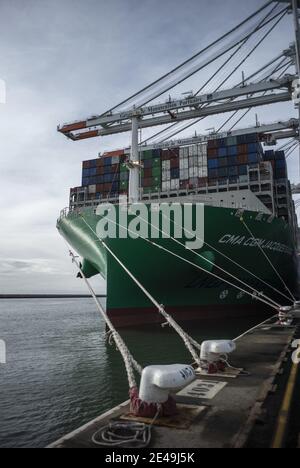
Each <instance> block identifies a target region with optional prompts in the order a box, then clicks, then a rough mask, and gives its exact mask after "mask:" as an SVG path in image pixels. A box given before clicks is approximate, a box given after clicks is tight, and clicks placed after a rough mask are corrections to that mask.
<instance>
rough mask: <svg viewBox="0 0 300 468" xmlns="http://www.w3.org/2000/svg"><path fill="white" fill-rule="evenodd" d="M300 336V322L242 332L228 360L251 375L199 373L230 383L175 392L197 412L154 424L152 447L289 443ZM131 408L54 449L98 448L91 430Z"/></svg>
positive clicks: (104, 418) (120, 413)
mask: <svg viewBox="0 0 300 468" xmlns="http://www.w3.org/2000/svg"><path fill="white" fill-rule="evenodd" d="M299 337H300V333H299V321H297V322H295V323H294V324H293V325H292V326H291V327H286V328H285V327H280V326H277V325H275V323H273V322H272V323H270V324H267V325H263V326H260V327H259V328H257V329H256V330H254V331H252V332H250V333H248V334H247V335H245V336H244V337H242V338H241V339H240V340H239V341H238V342H237V351H236V352H235V353H234V354H232V356H231V358H230V364H231V365H232V366H234V367H237V368H243V369H245V371H247V375H240V376H238V377H237V378H229V377H225V376H221V377H215V376H199V377H198V378H199V379H201V381H204V382H208V383H210V382H225V383H226V385H225V386H223V388H222V385H221V390H220V391H219V393H217V394H216V396H214V397H213V398H212V399H206V398H204V399H199V398H198V399H197V398H196V399H195V398H194V397H191V396H180V397H179V396H177V401H178V404H179V408H180V405H181V404H183V405H190V407H191V413H193V414H194V417H191V420H190V423H189V424H188V423H187V424H186V427H184V428H183V427H180V424H178V425H177V426H176V422H175V424H174V425H175V427H170V424H169V425H168V424H166V426H164V425H163V426H161V425H155V426H153V429H152V439H151V444H150V446H149V448H154V449H156V448H169V449H170V448H174V449H175V448H186V449H189V448H223V447H235V448H242V447H271V446H273V444H274V440H275V438H276V435H277V438H278V437H279V443H281V444H287V443H288V437H289V427H290V425H291V422H290V420H289V419H288V418H286V420H285V419H284V418H283V420H282V418H281V419H280V414H281V413H280V412H281V409H282V404H283V402H284V399H285V398H287V399H288V398H290V400H292V398H293V395H292V394H291V395H290V396H289V394H288V393H287V387H288V383H289V379H290V376H291V373H292V371H293V369H294V372H295V365H293V361H292V355H293V353H294V351H295V349H293V347H292V345H293V343H294V341H295V339H296V338H299ZM296 367H297V369H296V375H297V379H298V378H299V372H298V366H296ZM291 403H292V402H291ZM197 408H198V409H199V411H197ZM129 412H130V410H129V401H127V402H124V403H123V404H121V405H120V406H117V407H116V408H114V409H112V410H111V411H109V412H107V413H105V414H103V415H101V416H99V417H98V418H96V419H95V420H94V421H91V422H90V423H88V424H86V425H85V426H83V427H81V428H79V429H77V430H76V431H74V432H72V433H71V434H69V435H66V436H64V437H62V438H61V439H60V440H58V441H57V442H55V443H53V444H52V445H50V448H95V445H94V444H93V442H92V436H93V434H94V433H95V432H96V431H98V430H99V429H100V428H101V427H103V426H105V425H107V424H109V423H110V422H112V421H117V420H120V418H121V419H122V418H124V415H128V413H129ZM287 416H288V415H287ZM298 416H299V419H300V414H299V415H298ZM284 421H285V424H284ZM171 426H172V425H171ZM181 426H182V425H181ZM295 430H296V431H297V426H295ZM299 433H300V430H299V432H298V434H294V435H295V437H296V438H297V440H299ZM280 434H281V437H280ZM277 440H278V439H277Z"/></svg>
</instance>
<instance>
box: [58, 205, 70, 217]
mask: <svg viewBox="0 0 300 468" xmlns="http://www.w3.org/2000/svg"><path fill="white" fill-rule="evenodd" d="M69 213H70V208H69V207H68V206H67V207H66V208H64V209H63V210H61V212H60V216H59V219H64V218H66V217H67V216H68V214H69Z"/></svg>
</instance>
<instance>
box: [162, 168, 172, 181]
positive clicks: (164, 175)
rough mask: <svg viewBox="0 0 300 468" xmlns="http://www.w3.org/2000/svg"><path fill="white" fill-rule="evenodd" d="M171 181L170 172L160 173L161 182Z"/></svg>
mask: <svg viewBox="0 0 300 468" xmlns="http://www.w3.org/2000/svg"><path fill="white" fill-rule="evenodd" d="M170 179H171V171H166V170H165V171H162V180H163V181H164V182H166V181H168V180H170Z"/></svg>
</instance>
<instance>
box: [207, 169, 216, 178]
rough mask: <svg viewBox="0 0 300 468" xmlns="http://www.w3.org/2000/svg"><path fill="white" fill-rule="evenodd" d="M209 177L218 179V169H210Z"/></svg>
mask: <svg viewBox="0 0 300 468" xmlns="http://www.w3.org/2000/svg"><path fill="white" fill-rule="evenodd" d="M208 177H209V178H210V179H215V178H216V177H218V169H209V170H208Z"/></svg>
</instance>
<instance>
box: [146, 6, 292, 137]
mask: <svg viewBox="0 0 300 468" xmlns="http://www.w3.org/2000/svg"><path fill="white" fill-rule="evenodd" d="M276 7H277V5H276ZM276 7H275V8H276ZM287 11H288V10H287V9H284V10H281V11H280V13H279V14H277V15H276V16H274V17H273V18H272V19H271V20H270V21H269V22H271V21H273V19H275V18H277V16H280V15H281V13H282V15H281V16H280V18H279V19H278V20H277V22H276V23H275V24H274V25H272V27H271V28H270V30H268V31H267V32H266V33H265V34H264V36H263V38H262V39H260V40H259V42H258V43H257V44H256V45H255V46H254V48H252V50H251V51H250V52H249V53H248V54H247V55H246V57H244V59H243V60H242V61H241V62H240V63H239V64H238V65H237V67H236V68H235V69H234V71H233V72H230V73H229V75H228V76H227V77H226V79H225V80H223V82H222V83H221V84H220V85H219V86H218V87H217V88H216V89H215V90H214V92H216V91H218V90H219V89H220V88H221V87H222V86H223V84H225V83H226V82H227V81H228V80H229V79H230V78H231V76H232V74H233V73H235V71H237V70H238V68H240V66H241V65H242V64H243V63H244V62H245V61H246V60H247V59H248V58H249V57H250V56H251V55H252V54H253V53H254V52H255V50H256V49H257V48H258V47H259V46H260V45H261V43H262V42H263V41H264V40H265V39H266V38H267V37H268V36H269V35H270V34H271V32H272V31H273V30H274V29H275V27H276V26H277V25H278V24H279V22H280V21H281V20H282V19H283V17H284V16H285V15H286V13H287ZM269 14H270V13H269ZM267 16H269V15H267ZM266 24H268V23H266ZM266 24H265V25H263V27H264V26H266ZM260 29H261V27H256V29H255V30H254V31H253V33H252V35H253V34H255V33H256V32H258V31H259V30H260ZM250 37H251V35H250V36H248V37H246V39H245V40H244V43H243V44H242V46H243V45H244V44H245V43H246V42H247V41H248V40H249V38H250ZM281 56H282V55H281ZM226 64H227V61H226ZM213 76H214V75H213ZM211 78H212V77H211ZM236 87H238V86H236ZM201 90H202V88H200V90H198V91H197V93H196V94H195V96H197V95H198V94H199V92H200V91H201ZM229 101H230V100H229ZM209 105H210V104H205V105H204V106H203V107H204V108H205V107H208V106H209ZM204 118H205V117H204ZM204 118H203V117H202V118H200V119H197V120H196V121H195V122H192V123H191V124H187V125H186V124H184V126H183V127H182V128H181V129H179V130H178V131H177V132H175V133H173V134H172V135H171V138H172V137H173V136H175V135H178V134H179V133H181V132H182V131H184V130H186V129H187V128H189V127H191V126H193V125H196V124H197V123H199V122H200V121H202V120H203V119H204ZM176 126H178V123H175V124H173V125H171V126H169V127H168V128H166V129H164V130H163V131H161V132H159V133H157V134H155V135H153V136H152V137H150V138H148V140H145V141H149V140H150V139H153V138H155V137H157V136H158V135H159V134H162V133H163V132H165V131H168V130H170V129H171V128H173V127H176ZM168 138H170V137H168ZM161 141H162V142H164V141H165V139H163V140H161ZM143 143H144V142H143Z"/></svg>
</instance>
